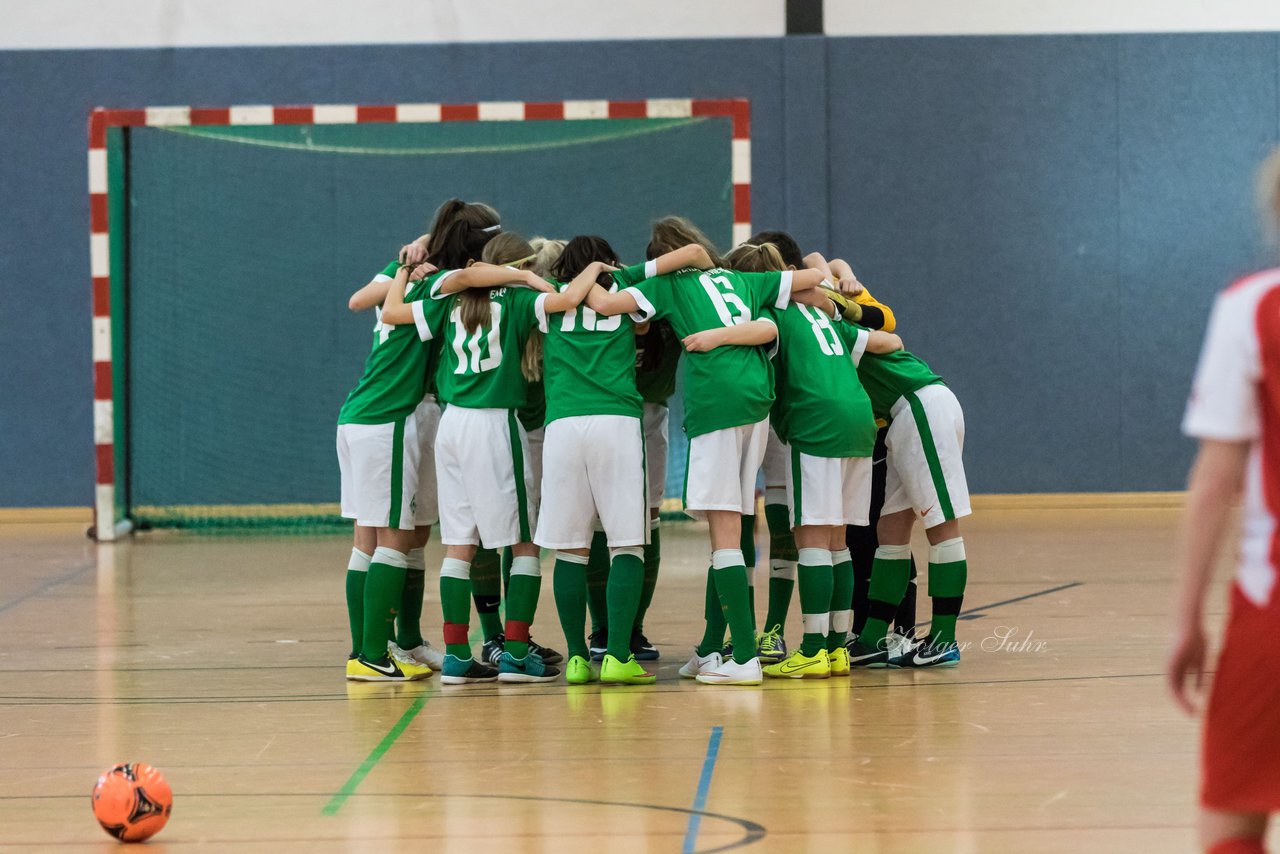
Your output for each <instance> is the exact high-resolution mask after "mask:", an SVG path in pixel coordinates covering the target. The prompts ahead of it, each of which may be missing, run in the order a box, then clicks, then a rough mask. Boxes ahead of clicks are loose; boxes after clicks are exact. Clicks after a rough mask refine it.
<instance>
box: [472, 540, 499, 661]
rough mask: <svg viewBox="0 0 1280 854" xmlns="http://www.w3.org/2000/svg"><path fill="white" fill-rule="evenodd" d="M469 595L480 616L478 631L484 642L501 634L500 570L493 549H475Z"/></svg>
mask: <svg viewBox="0 0 1280 854" xmlns="http://www.w3.org/2000/svg"><path fill="white" fill-rule="evenodd" d="M471 595H472V597H474V598H475V600H476V613H477V614H479V615H480V631H481V633H482V634H483V635H484V639H485V640H490V639H492V638H493V637H494V636H495V635H499V634H501V633H502V616H501V613H500V609H501V605H502V570H501V569H500V567H499V565H498V553H497V552H496V551H494V550H493V549H476V556H475V557H474V558H473V559H472V561H471Z"/></svg>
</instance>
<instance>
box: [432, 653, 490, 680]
mask: <svg viewBox="0 0 1280 854" xmlns="http://www.w3.org/2000/svg"><path fill="white" fill-rule="evenodd" d="M440 681H441V682H442V683H443V684H445V685H470V684H472V683H473V682H497V681H498V671H496V670H494V669H493V668H492V667H490V666H488V665H487V664H481V663H480V662H478V661H476V660H475V659H474V658H458V657H457V656H456V655H446V656H445V657H444V665H443V668H442V669H441V671H440Z"/></svg>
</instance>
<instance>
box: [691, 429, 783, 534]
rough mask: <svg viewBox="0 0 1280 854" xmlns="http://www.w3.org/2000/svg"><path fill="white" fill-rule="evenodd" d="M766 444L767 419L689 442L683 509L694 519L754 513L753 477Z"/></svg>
mask: <svg viewBox="0 0 1280 854" xmlns="http://www.w3.org/2000/svg"><path fill="white" fill-rule="evenodd" d="M768 441H769V419H767V418H766V419H764V420H763V421H757V422H756V423H755V424H744V425H742V426H741V427H727V428H725V429H724V430H715V431H713V432H711V433H703V434H702V435H701V436H694V437H693V438H692V439H690V440H689V468H688V471H687V473H686V474H685V483H684V509H685V512H686V513H688V514H689V515H690V516H693V517H694V518H698V519H700V518H702V517H703V515H704V513H703V512H702V511H705V510H732V511H733V512H735V513H743V514H752V513H755V512H756V475H758V474H759V473H760V463H761V462H763V461H764V448H765V445H766V444H767V443H768Z"/></svg>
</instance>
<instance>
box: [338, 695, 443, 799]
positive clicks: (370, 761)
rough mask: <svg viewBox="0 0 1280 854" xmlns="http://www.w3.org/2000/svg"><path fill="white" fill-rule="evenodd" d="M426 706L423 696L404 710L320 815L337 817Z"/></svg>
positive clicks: (425, 699)
mask: <svg viewBox="0 0 1280 854" xmlns="http://www.w3.org/2000/svg"><path fill="white" fill-rule="evenodd" d="M426 704H427V698H426V697H425V696H423V697H419V698H418V699H416V700H414V701H413V705H411V706H409V708H408V709H406V710H405V713H404V714H403V715H401V716H400V720H398V721H396V723H395V726H393V727H391V731H390V732H388V733H387V734H386V735H384V736H383V737H382V741H380V742H378V744H377V746H376V747H374V748H373V750H372V751H371V752H370V753H369V755H368V756H366V757H365V759H364V761H363V762H361V763H360V767H359V768H357V769H356V770H355V771H353V772H351V776H350V777H348V778H347V782H345V783H343V784H342V788H341V789H339V790H338V791H336V792H334V794H333V797H332V798H330V799H329V803H327V804H325V805H324V809H322V810H320V814H321V815H337V814H338V810H340V809H342V805H343V804H345V803H346V802H347V798H349V797H351V796H352V795H353V794H354V793H355V790H356V788H357V787H358V786H359V785H360V784H361V783H362V782H364V778H365V777H367V776H369V772H370V771H372V770H373V766H375V765H377V764H378V760H380V759H382V757H383V756H385V755H386V753H387V751H388V750H390V749H391V745H393V744H395V743H396V739H397V738H399V737H400V734H401V733H403V732H404V731H405V730H406V729H408V728H409V724H410V723H412V722H413V719H414V718H416V717H417V716H418V712H421V711H422V708H423V706H425V705H426Z"/></svg>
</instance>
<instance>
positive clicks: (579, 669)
mask: <svg viewBox="0 0 1280 854" xmlns="http://www.w3.org/2000/svg"><path fill="white" fill-rule="evenodd" d="M596 678H597V677H596V674H595V673H593V672H591V662H589V661H587V660H586V659H585V658H583V657H582V656H580V655H571V656H569V663H568V664H566V665H565V668H564V681H566V682H568V683H569V684H570V685H586V684H587V683H588V682H595V681H596Z"/></svg>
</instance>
